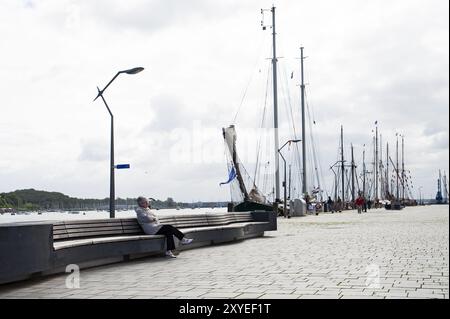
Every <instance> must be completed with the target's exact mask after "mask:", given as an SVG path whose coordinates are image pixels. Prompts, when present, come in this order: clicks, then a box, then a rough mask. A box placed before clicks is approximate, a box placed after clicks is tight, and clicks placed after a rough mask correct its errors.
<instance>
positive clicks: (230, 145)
mask: <svg viewBox="0 0 450 319" xmlns="http://www.w3.org/2000/svg"><path fill="white" fill-rule="evenodd" d="M265 11H270V12H271V15H272V17H271V18H272V19H271V24H270V25H264V12H265ZM261 14H262V15H263V21H261V26H262V29H263V30H266V29H267V28H268V27H269V28H270V29H272V50H273V57H272V59H271V60H272V61H271V62H272V72H273V75H272V84H273V126H271V127H270V128H271V129H273V131H274V140H273V145H272V146H273V149H274V153H273V155H271V156H274V161H273V162H272V161H269V162H267V164H269V163H273V165H274V183H273V186H274V187H273V189H272V190H271V192H270V193H268V194H267V195H264V194H263V192H262V191H261V189H260V188H259V187H258V186H257V182H256V180H257V178H256V176H255V178H254V179H253V180H252V179H251V178H247V177H249V175H248V174H246V170H245V168H244V166H243V165H242V163H241V162H240V160H239V157H238V155H237V149H236V140H237V134H236V128H235V125H230V126H228V127H226V128H223V129H222V133H223V138H224V141H225V147H226V149H227V153H228V168H229V177H228V181H227V182H225V183H221V185H223V184H229V183H231V182H232V181H234V184H236V181H237V184H238V188H239V192H240V195H241V198H242V201H241V202H240V203H238V204H236V205H234V204H232V203H230V204H229V208H228V210H229V211H250V210H265V211H276V212H277V213H279V214H284V216H285V217H290V208H288V205H289V204H288V203H289V201H290V199H291V197H290V195H291V192H290V189H291V178H290V176H291V173H290V172H291V168H290V165H289V186H287V183H288V181H287V178H286V166H287V165H286V161H285V159H284V157H283V155H282V154H281V150H282V149H283V147H284V146H285V145H286V144H289V145H290V144H291V142H294V143H296V142H299V141H303V143H302V148H303V149H302V151H303V152H302V153H303V154H302V155H303V163H302V164H303V167H302V177H301V179H302V181H303V183H302V184H303V189H302V194H303V195H304V196H306V195H307V190H306V164H305V163H306V160H305V153H306V148H305V134H306V133H305V112H304V111H305V103H304V95H305V93H304V90H305V85H304V83H303V47H302V48H301V56H302V58H301V60H302V72H301V74H302V78H301V80H302V83H301V89H302V95H301V97H302V101H301V102H302V140H299V139H298V138H297V137H296V136H295V135H296V134H295V129H294V138H293V139H291V140H290V141H288V142H287V143H286V144H285V145H284V146H283V147H281V148H280V147H279V136H278V134H279V132H278V127H279V126H278V86H277V63H278V58H277V55H276V31H275V7H274V6H273V7H272V8H271V9H267V10H265V9H262V10H261ZM291 78H292V77H291ZM267 83H268V82H267ZM265 96H266V97H267V88H266V95H265ZM298 153H299V152H298ZM298 153H297V154H298ZM280 156H281V157H282V159H283V161H284V171H285V173H284V182H283V187H284V200H282V199H281V196H280V188H281V187H280V169H279V162H280ZM257 166H258V163H257ZM244 174H245V176H244ZM255 175H256V172H255ZM249 180H250V182H249ZM246 182H247V184H246ZM232 185H233V184H232ZM319 185H320V184H319ZM264 187H265V186H263V188H264ZM287 188H289V197H287ZM319 188H320V187H319ZM294 189H295V188H294ZM265 191H267V189H265ZM270 196H273V203H272V202H271V201H269V200H268V198H267V197H270ZM282 203H283V204H284V205H281V204H282ZM303 203H304V201H303Z"/></svg>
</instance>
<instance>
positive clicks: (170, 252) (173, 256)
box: [166, 250, 177, 258]
mask: <svg viewBox="0 0 450 319" xmlns="http://www.w3.org/2000/svg"><path fill="white" fill-rule="evenodd" d="M166 257H169V258H177V256H175V255H174V254H173V252H172V251H171V250H168V251H166Z"/></svg>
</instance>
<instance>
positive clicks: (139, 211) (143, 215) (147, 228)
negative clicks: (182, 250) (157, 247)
mask: <svg viewBox="0 0 450 319" xmlns="http://www.w3.org/2000/svg"><path fill="white" fill-rule="evenodd" d="M137 202H138V205H139V207H137V208H136V210H135V211H136V215H137V220H138V222H139V224H140V225H141V227H142V229H143V230H144V232H145V233H146V234H147V235H164V236H166V239H167V251H166V256H167V257H171V258H176V256H175V255H174V254H173V252H172V250H174V249H175V243H174V240H173V236H175V237H177V238H178V239H179V240H180V241H181V244H182V245H187V244H190V243H191V242H192V239H190V238H186V237H184V234H183V233H182V232H181V231H179V230H178V229H177V228H175V227H173V226H172V225H161V224H160V223H159V221H158V217H156V215H155V214H153V213H152V211H151V210H150V207H149V203H148V199H147V198H145V197H143V196H139V197H138V199H137Z"/></svg>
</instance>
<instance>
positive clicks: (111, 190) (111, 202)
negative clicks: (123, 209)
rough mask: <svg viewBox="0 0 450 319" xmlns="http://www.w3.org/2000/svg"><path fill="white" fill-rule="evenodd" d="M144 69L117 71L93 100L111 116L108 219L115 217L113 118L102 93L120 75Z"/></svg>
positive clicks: (135, 72)
mask: <svg viewBox="0 0 450 319" xmlns="http://www.w3.org/2000/svg"><path fill="white" fill-rule="evenodd" d="M143 70H144V68H141V67H139V68H133V69H129V70H124V71H119V72H117V74H116V75H115V76H114V77H113V78H112V80H111V81H109V83H108V84H107V85H106V86H105V88H104V89H103V90H100V89H99V87H98V86H97V91H98V94H97V97H96V98H95V99H94V101H95V100H97V99H98V98H99V97H101V98H102V100H103V103H105V106H106V109H107V110H108V113H109V115H111V164H110V166H111V167H110V179H109V217H110V218H114V217H115V202H114V200H115V197H116V195H115V184H114V116H113V114H112V112H111V110H110V108H109V106H108V103H106V100H105V98H104V97H103V92H105V90H106V89H107V88H108V86H109V85H110V84H111V83H112V82H113V81H114V80H115V79H116V78H117V77H118V76H119V75H120V74H122V73H125V74H137V73H139V72H141V71H143Z"/></svg>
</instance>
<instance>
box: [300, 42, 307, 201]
mask: <svg viewBox="0 0 450 319" xmlns="http://www.w3.org/2000/svg"><path fill="white" fill-rule="evenodd" d="M303 60H304V57H303V47H301V48H300V66H301V72H300V73H301V79H302V82H301V84H300V88H301V105H302V153H303V154H302V166H303V167H302V170H303V172H302V177H303V184H302V185H303V187H302V193H303V196H306V195H307V193H308V190H307V184H306V181H307V180H306V133H305V132H306V127H305V82H304V76H303Z"/></svg>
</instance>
